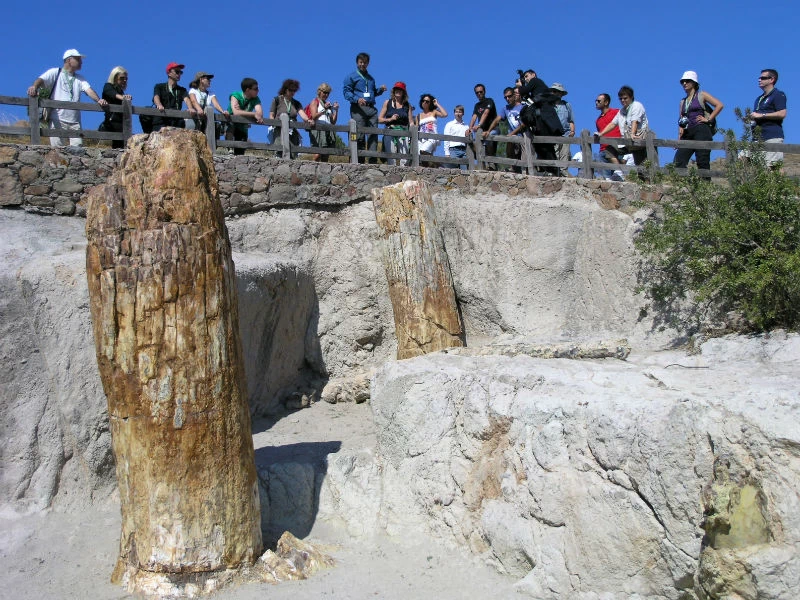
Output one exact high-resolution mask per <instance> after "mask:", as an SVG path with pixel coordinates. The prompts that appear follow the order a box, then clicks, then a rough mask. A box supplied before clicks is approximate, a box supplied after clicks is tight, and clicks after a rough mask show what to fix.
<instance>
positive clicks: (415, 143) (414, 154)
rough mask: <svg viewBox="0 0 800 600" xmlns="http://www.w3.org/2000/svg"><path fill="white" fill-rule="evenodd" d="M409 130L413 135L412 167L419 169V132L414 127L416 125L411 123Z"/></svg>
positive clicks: (410, 149)
mask: <svg viewBox="0 0 800 600" xmlns="http://www.w3.org/2000/svg"><path fill="white" fill-rule="evenodd" d="M408 129H409V131H408V132H409V133H410V134H411V148H409V151H410V152H411V166H412V167H418V166H419V130H418V129H417V128H416V127H414V124H413V123H411V125H410V127H409V128H408Z"/></svg>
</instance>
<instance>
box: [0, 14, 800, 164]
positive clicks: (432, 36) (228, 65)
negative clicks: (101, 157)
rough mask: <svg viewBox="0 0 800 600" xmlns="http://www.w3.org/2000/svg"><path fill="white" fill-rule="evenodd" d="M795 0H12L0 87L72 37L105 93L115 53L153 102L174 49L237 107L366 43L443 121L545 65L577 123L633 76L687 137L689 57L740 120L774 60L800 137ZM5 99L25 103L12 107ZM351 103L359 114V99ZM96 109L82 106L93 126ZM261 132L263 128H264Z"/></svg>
mask: <svg viewBox="0 0 800 600" xmlns="http://www.w3.org/2000/svg"><path fill="white" fill-rule="evenodd" d="M313 6H318V7H322V8H316V9H315V8H312V7H313ZM798 6H800V4H798V3H797V2H781V1H778V2H773V3H770V4H768V5H758V4H757V3H753V2H742V1H739V0H732V1H727V2H721V1H717V0H707V1H704V2H700V3H686V2H658V3H655V2H640V3H638V5H637V4H636V3H633V2H625V3H622V2H617V3H603V2H599V1H595V2H588V1H585V0H573V1H572V2H552V3H550V4H549V7H543V3H535V4H534V3H525V2H521V3H513V4H507V3H506V4H498V5H492V4H490V3H486V2H477V1H475V0H464V1H462V2H456V3H449V2H445V3H433V2H432V3H414V4H410V5H402V4H398V3H392V2H360V1H350V2H345V3H341V4H340V3H333V2H309V3H288V2H269V3H260V2H242V3H239V2H231V3H225V2H208V1H207V0H195V1H194V2H191V3H175V2H153V1H152V0H140V1H139V2H134V3H129V2H85V1H82V0H78V1H73V2H69V3H63V2H53V1H51V0H44V1H43V2H39V3H37V4H35V5H28V4H25V3H22V2H13V3H12V2H9V3H6V8H4V9H3V16H4V27H3V30H4V31H3V36H1V37H0V50H1V51H2V56H3V57H4V60H3V63H4V66H3V67H2V72H3V77H2V81H3V86H2V90H1V91H0V95H8V96H24V95H25V90H26V89H27V87H28V86H29V85H30V84H31V83H32V82H33V80H34V79H35V78H36V77H37V76H38V75H40V74H41V73H42V72H43V71H44V70H45V69H46V68H48V67H53V66H58V65H59V64H60V63H61V62H62V61H61V56H62V54H63V52H64V50H66V49H68V48H73V47H74V48H77V49H78V50H80V51H81V52H82V53H84V54H85V55H86V57H87V58H86V59H85V61H84V65H83V69H82V71H81V73H82V74H83V75H84V76H85V77H86V78H87V79H88V80H89V82H90V83H91V85H92V87H93V88H94V89H95V90H96V91H97V92H98V93H99V92H100V91H101V90H102V87H103V83H104V82H105V81H106V79H107V77H108V74H109V72H110V71H111V69H112V68H113V67H114V66H116V65H122V66H124V67H125V68H127V69H128V71H129V74H130V83H129V88H128V91H129V93H131V94H133V99H134V104H136V105H148V106H149V105H150V103H151V100H152V90H153V85H154V84H155V83H158V82H161V81H165V80H166V73H165V70H164V69H165V66H166V64H167V63H168V62H170V61H173V60H174V61H177V62H181V63H184V64H185V65H186V72H185V73H184V76H183V79H182V80H181V83H182V84H183V85H185V86H186V87H188V84H189V82H190V81H191V79H192V78H193V75H194V73H195V72H196V71H198V70H206V71H209V72H211V73H214V74H215V75H216V78H215V79H214V80H213V86H212V91H214V92H215V93H217V95H218V96H219V98H220V101H221V103H222V104H223V105H224V106H227V97H228V95H229V94H230V92H232V91H234V90H237V89H239V82H240V81H241V79H242V77H245V76H249V77H255V78H256V79H258V81H259V84H260V88H261V98H262V100H263V101H264V102H265V103H268V102H269V100H271V98H272V97H273V96H274V95H275V94H276V93H277V90H278V88H279V87H280V84H281V81H282V80H283V79H285V78H288V77H291V78H293V79H297V80H299V81H300V83H301V89H300V91H299V92H298V94H297V98H298V99H299V100H300V101H301V102H302V103H303V104H304V105H305V104H306V103H307V102H308V101H309V100H311V99H312V98H313V95H314V92H315V90H316V88H317V86H318V85H319V84H320V83H321V82H323V81H326V82H328V83H330V84H331V85H332V86H333V94H332V97H333V98H334V99H337V100H339V101H340V102H342V100H343V99H342V95H341V92H342V80H343V79H344V77H345V75H346V74H347V73H349V72H350V71H352V70H353V69H354V68H355V55H356V54H357V53H358V52H361V51H365V52H368V53H369V54H370V55H371V56H372V62H371V64H370V72H371V73H372V74H373V75H374V77H375V79H376V80H377V82H378V84H379V85H380V84H382V83H383V84H386V85H387V86H391V85H392V84H393V83H394V82H395V81H398V80H402V81H405V82H406V83H407V85H408V90H409V94H410V96H411V98H412V102H413V103H414V104H415V106H418V100H419V96H420V94H422V93H432V94H434V95H435V96H436V97H437V98H439V101H440V102H441V103H442V104H443V105H444V106H445V107H446V108H447V110H448V111H449V112H450V114H451V116H450V117H448V118H447V119H443V120H440V123H439V131H442V130H443V129H444V124H445V122H446V121H447V120H449V119H450V118H452V109H453V106H455V105H456V104H464V105H465V106H466V107H467V117H469V114H470V113H471V111H472V106H473V104H474V102H475V96H474V94H473V86H474V84H475V83H477V82H481V83H484V84H485V85H486V88H487V93H488V95H489V96H491V97H493V98H494V99H495V102H496V103H497V104H498V105H500V104H501V103H502V90H503V88H504V87H505V86H506V85H511V84H513V81H514V78H515V77H516V75H515V70H516V69H517V68H522V69H527V68H533V69H535V70H536V71H537V72H538V74H539V77H540V78H542V79H543V80H545V81H546V82H547V83H548V84H552V83H553V82H556V81H558V82H560V83H562V84H563V85H564V86H565V87H566V88H567V90H568V91H569V94H568V95H567V97H566V99H567V100H569V101H570V102H571V103H572V106H573V109H574V111H575V116H576V124H577V130H578V131H580V130H581V129H584V128H586V129H589V130H590V131H594V120H595V118H596V116H597V112H596V111H595V109H594V98H595V96H596V94H598V93H601V92H608V93H610V94H611V96H612V98H613V99H614V103H613V106H616V107H619V104H618V102H617V101H616V92H617V90H618V89H619V87H620V86H621V85H630V86H632V87H633V88H634V90H635V93H636V99H637V100H640V101H641V102H642V103H643V104H644V105H645V108H646V109H647V114H648V117H649V119H650V123H651V127H652V128H653V129H654V130H655V131H656V133H657V134H658V136H659V137H663V138H674V137H675V136H676V135H677V119H678V102H679V100H680V98H681V97H682V95H683V94H682V89H681V87H680V86H679V84H678V80H679V78H680V76H681V74H682V73H683V71H685V70H687V69H691V70H695V71H697V72H698V74H699V78H700V83H701V85H702V87H703V88H704V89H706V90H707V91H708V92H710V93H711V94H713V95H715V96H716V97H717V98H719V99H720V100H722V102H724V103H725V110H724V111H723V113H722V115H721V116H720V118H719V120H718V121H719V125H720V126H721V127H736V130H737V131H740V127H739V126H738V125H737V124H736V120H735V117H734V112H733V108H734V107H736V106H739V107H746V106H752V103H753V100H754V99H755V98H756V96H757V95H758V94H759V90H758V87H757V78H758V75H759V72H760V70H761V69H762V68H766V67H772V68H776V69H777V70H778V71H779V73H780V80H779V82H778V87H779V88H780V89H782V90H783V91H784V92H786V94H787V96H788V103H789V107H788V117H787V119H786V121H785V122H784V129H785V134H786V141H787V142H789V143H798V141H799V140H800V112H798V113H795V112H794V111H793V101H794V100H795V98H798V95H797V94H800V85H799V84H800V60H798V56H800V52H798V41H797V36H798V30H799V29H800V18H798V12H799V9H798ZM526 7H528V8H526ZM43 15H49V16H43ZM385 98H386V96H382V97H381V98H380V99H381V100H382V99H385ZM0 112H2V113H4V114H5V115H6V116H19V117H20V118H24V116H25V115H24V112H23V111H21V110H13V109H12V108H11V107H7V106H0ZM342 117H343V121H346V119H347V117H348V110H347V107H345V110H344V111H343V113H342ZM99 120H100V117H99V116H98V117H95V118H92V117H85V118H84V127H87V128H88V127H92V126H94V127H96V124H97V123H99ZM251 138H252V139H256V140H258V141H263V140H264V139H265V136H264V135H262V134H261V133H255V131H254V133H253V135H252V136H251ZM716 139H718V140H719V139H721V137H720V136H717V138H716ZM666 154H667V156H666V157H662V160H664V158H666V159H667V160H670V159H671V151H667V152H666Z"/></svg>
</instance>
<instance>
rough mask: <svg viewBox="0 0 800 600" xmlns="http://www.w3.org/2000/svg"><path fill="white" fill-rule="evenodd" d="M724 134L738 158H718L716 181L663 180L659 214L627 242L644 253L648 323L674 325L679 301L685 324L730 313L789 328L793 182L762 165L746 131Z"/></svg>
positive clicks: (794, 315)
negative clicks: (652, 314)
mask: <svg viewBox="0 0 800 600" xmlns="http://www.w3.org/2000/svg"><path fill="white" fill-rule="evenodd" d="M737 116H739V117H740V118H741V119H742V120H746V118H747V117H746V115H744V116H743V115H742V114H741V111H737ZM756 133H757V132H756ZM726 138H727V140H728V144H729V146H730V148H731V150H732V151H733V153H734V154H733V156H738V157H739V158H737V159H736V160H732V161H728V162H727V164H726V177H725V179H724V180H723V181H721V182H719V183H716V182H714V183H712V182H710V181H706V180H704V179H701V178H700V177H699V176H698V173H697V171H696V170H695V171H692V172H690V175H689V176H688V177H678V176H675V175H674V174H673V175H668V176H667V177H666V180H665V183H666V185H667V188H668V195H666V196H665V197H664V200H663V205H662V207H661V211H659V213H660V214H657V215H655V216H654V218H651V219H650V220H648V221H647V222H646V223H645V225H644V227H643V228H642V230H641V232H640V234H639V235H638V236H637V239H636V246H637V247H638V248H639V250H640V251H641V252H642V253H643V254H644V256H645V259H646V261H645V266H644V268H643V270H642V272H641V278H640V283H641V284H642V289H643V290H644V291H645V293H646V294H647V296H648V297H649V299H650V300H651V308H652V309H653V310H655V311H656V313H657V322H658V321H659V319H660V320H661V322H662V323H663V322H668V323H669V324H670V325H675V324H676V323H675V321H676V320H677V318H678V317H677V315H679V314H682V313H683V311H684V309H686V308H687V307H688V308H689V309H690V312H691V317H692V319H693V321H694V323H693V324H694V325H699V324H701V323H702V322H706V323H707V322H708V321H709V320H712V321H716V320H722V321H723V322H728V323H730V318H729V317H730V315H731V314H734V315H737V316H738V317H741V318H740V319H739V320H738V324H737V325H736V326H734V327H733V328H735V329H749V330H755V331H763V330H767V329H771V328H775V327H785V328H789V329H798V327H800V187H799V186H798V184H797V183H796V182H795V181H792V180H791V179H789V178H788V177H786V176H784V175H783V174H782V173H781V170H780V168H779V166H778V168H769V167H767V165H766V164H765V161H764V152H763V147H762V145H761V144H760V143H759V142H758V141H756V140H755V139H754V138H753V134H752V133H751V132H750V131H749V128H746V132H745V134H744V135H743V136H742V139H741V140H740V141H737V140H736V139H735V136H734V135H733V132H732V131H728V132H727V133H726ZM662 211H663V212H662ZM690 325H692V324H690Z"/></svg>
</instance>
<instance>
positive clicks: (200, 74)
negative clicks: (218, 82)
mask: <svg viewBox="0 0 800 600" xmlns="http://www.w3.org/2000/svg"><path fill="white" fill-rule="evenodd" d="M203 77H208V78H209V79H214V76H213V75H212V74H211V73H206V72H205V71H198V72H197V73H196V74H195V76H194V79H192V83H194V84H199V83H200V80H201V79H202V78H203Z"/></svg>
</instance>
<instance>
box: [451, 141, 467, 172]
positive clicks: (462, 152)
mask: <svg viewBox="0 0 800 600" xmlns="http://www.w3.org/2000/svg"><path fill="white" fill-rule="evenodd" d="M450 156H452V157H454V158H464V157H465V156H467V147H466V146H450ZM447 167H448V168H449V169H457V168H458V167H461V170H462V171H466V170H467V165H456V164H452V163H451V164H449V165H447Z"/></svg>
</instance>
